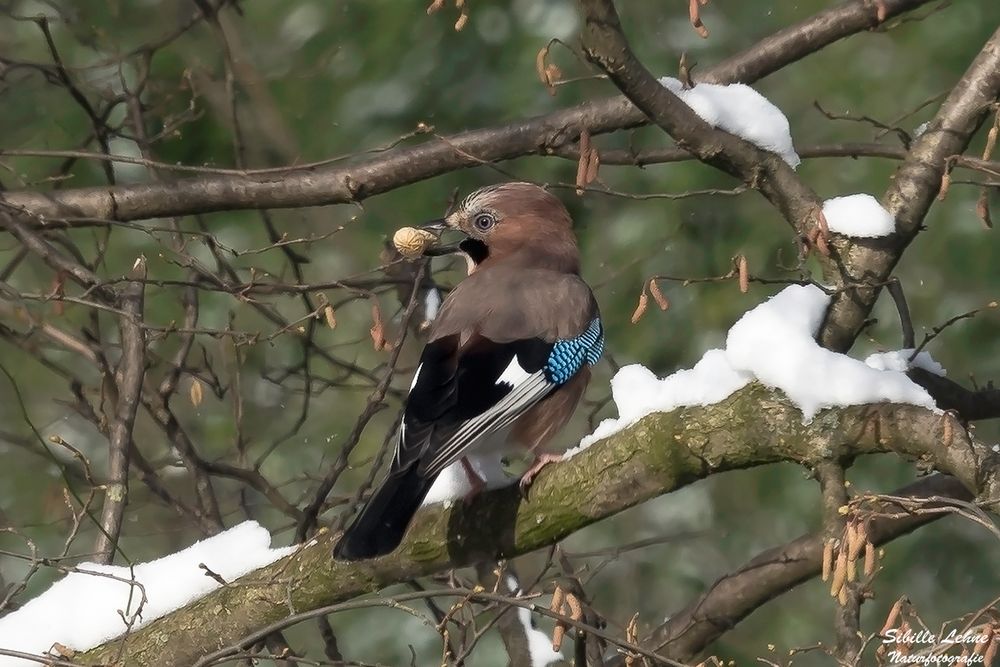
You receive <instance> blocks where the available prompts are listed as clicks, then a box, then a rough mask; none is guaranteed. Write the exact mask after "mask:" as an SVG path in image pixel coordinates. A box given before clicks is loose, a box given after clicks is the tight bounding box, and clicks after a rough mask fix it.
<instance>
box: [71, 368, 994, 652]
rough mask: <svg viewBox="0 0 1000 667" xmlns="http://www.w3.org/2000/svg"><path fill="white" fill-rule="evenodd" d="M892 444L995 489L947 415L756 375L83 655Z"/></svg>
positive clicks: (207, 640) (314, 603) (200, 635)
mask: <svg viewBox="0 0 1000 667" xmlns="http://www.w3.org/2000/svg"><path fill="white" fill-rule="evenodd" d="M880 452H883V453H884V452H894V453H897V454H899V455H901V456H903V457H905V458H907V459H910V460H916V461H918V462H920V463H921V464H922V465H923V466H925V467H927V468H935V469H938V470H941V471H943V472H947V473H949V474H951V475H953V476H954V477H956V478H957V479H958V480H959V481H960V482H962V484H963V485H965V486H966V487H967V488H968V489H969V490H970V491H971V492H972V493H974V494H976V495H977V497H978V498H980V499H981V500H982V499H990V500H994V499H997V498H1000V493H998V491H1000V489H998V480H997V461H998V460H1000V458H998V456H997V455H996V454H994V453H992V452H991V451H990V450H989V448H987V447H985V446H983V445H982V444H980V443H977V442H975V441H974V440H972V439H971V438H970V437H969V435H968V434H967V433H966V431H965V430H964V429H963V428H962V427H961V426H960V424H959V423H958V422H957V421H955V419H954V418H953V417H951V416H950V415H942V414H936V413H933V412H931V411H929V410H926V409H923V408H918V407H914V406H907V405H894V404H888V403H886V404H878V405H867V406H856V407H851V408H843V409H833V410H825V411H823V412H821V413H819V415H817V417H816V418H815V419H814V420H813V421H811V422H810V423H808V424H803V423H802V413H801V412H800V411H799V410H798V409H797V408H796V407H794V406H793V405H792V404H791V403H790V402H789V401H788V400H787V399H786V398H785V397H784V396H783V395H782V394H780V393H779V392H776V391H773V390H770V389H767V388H765V387H762V386H760V385H758V384H752V385H750V386H748V387H746V388H744V389H742V390H740V391H738V392H736V393H735V394H733V395H732V396H730V397H729V398H728V399H727V400H725V401H723V402H722V403H719V404H717V405H712V406H708V407H697V408H686V409H681V410H676V411H674V412H669V413H658V414H654V415H650V416H648V417H646V418H645V419H643V420H641V421H640V422H638V423H637V424H635V425H633V426H632V427H630V428H628V429H626V430H624V431H622V432H620V433H617V434H616V435H613V436H611V437H610V438H607V439H605V440H602V441H601V442H598V443H596V444H594V445H593V446H592V447H590V448H589V449H587V450H586V451H584V452H582V453H580V454H579V455H577V456H575V457H574V458H572V459H570V460H569V461H567V462H564V463H561V464H556V465H552V466H550V467H548V468H546V469H545V470H544V471H543V472H542V474H540V475H539V477H538V479H537V480H536V482H535V484H534V485H533V486H532V488H531V493H530V496H529V498H528V499H526V500H525V499H522V498H521V497H520V495H519V493H518V491H517V489H516V488H508V489H502V490H499V491H494V492H491V493H486V494H484V495H482V496H480V497H479V498H478V499H477V500H476V501H475V502H473V503H472V504H471V505H468V506H465V505H463V504H462V503H455V504H453V505H452V506H451V507H449V508H446V507H445V506H444V505H440V504H439V505H435V506H433V507H430V508H428V509H425V510H424V511H422V512H420V513H419V514H418V516H417V518H416V520H415V522H414V525H413V526H412V528H411V529H410V532H409V535H408V538H407V539H406V540H405V541H404V543H403V545H402V546H401V547H400V549H399V550H398V551H397V552H396V553H394V554H392V555H390V556H387V557H385V558H381V559H378V560H374V561H367V562H361V563H345V562H336V561H333V560H332V559H331V558H330V549H331V547H332V546H333V543H334V536H332V535H330V534H329V533H323V534H321V535H320V536H319V537H318V538H316V539H314V540H313V541H311V542H309V543H308V544H307V545H306V546H305V547H303V548H302V549H301V550H300V551H299V552H297V553H296V554H294V555H292V556H289V557H287V558H284V559H282V560H280V561H278V562H276V563H274V564H273V565H271V566H269V567H266V568H263V569H261V570H258V571H256V572H254V573H251V574H249V575H247V576H246V577H243V578H242V579H240V580H238V581H236V582H233V583H231V584H229V585H227V586H224V587H223V588H221V589H219V590H217V591H215V592H213V593H212V594H210V595H208V596H206V597H205V598H202V599H201V600H199V601H197V602H195V603H193V604H191V605H189V606H187V607H185V608H183V609H180V610H178V611H176V612H174V613H173V614H170V615H169V616H166V617H164V618H162V619H160V620H158V621H155V622H154V623H151V624H150V625H149V626H148V627H146V628H143V629H142V630H139V631H137V632H135V633H133V634H132V635H131V636H129V637H127V639H126V640H125V644H124V647H123V646H122V644H121V640H120V639H119V640H115V641H112V642H109V643H108V644H106V645H104V646H102V647H99V648H97V649H94V650H93V651H90V652H88V653H86V654H84V655H81V656H77V658H76V659H77V660H78V661H79V662H82V663H85V664H101V663H113V662H124V663H125V664H128V665H144V666H146V665H164V666H166V665H176V666H188V665H191V664H193V663H194V662H196V660H197V659H198V657H199V656H202V655H205V654H206V653H209V652H212V651H216V650H218V649H220V648H223V647H226V646H230V645H234V644H237V643H238V642H239V641H240V640H241V638H243V637H245V636H246V635H247V634H248V633H250V632H251V631H253V630H255V629H258V628H261V627H263V626H266V625H268V624H270V623H273V622H275V621H279V620H280V619H282V618H285V617H287V616H288V615H289V614H292V613H297V612H302V611H306V610H310V609H316V608H318V607H321V606H326V605H330V604H334V603H337V602H340V601H344V600H348V599H351V598H354V597H357V596H359V595H363V594H365V593H371V592H374V591H377V590H379V589H381V588H383V587H385V586H388V585H390V584H394V583H398V582H401V581H406V580H409V579H413V578H414V577H420V576H424V575H428V574H431V573H435V572H441V571H444V570H447V569H450V568H453V567H457V566H463V565H468V564H472V563H476V562H479V561H483V560H494V559H497V558H503V557H512V556H516V555H518V554H523V553H527V552H529V551H533V550H535V549H538V548H540V547H544V546H547V545H550V544H553V543H555V542H558V541H559V540H561V539H562V538H564V537H566V536H567V535H569V534H570V533H572V532H574V531H577V530H580V529H581V528H583V527H585V526H587V525H589V524H591V523H594V522H595V521H599V520H601V519H604V518H606V517H609V516H612V515H614V514H617V513H618V512H621V511H622V510H625V509H627V508H629V507H632V506H633V505H636V504H638V503H641V502H643V501H645V500H648V499H650V498H653V497H656V496H659V495H662V494H664V493H669V492H671V491H674V490H676V489H678V488H681V487H683V486H685V485H687V484H689V483H691V482H694V481H696V480H699V479H703V478H705V477H708V476H709V475H712V474H715V473H719V472H724V471H726V470H734V469H739V468H749V467H752V466H757V465H762V464H766V463H774V462H778V461H794V462H798V463H801V464H803V465H806V466H812V465H814V464H816V463H817V462H819V461H822V460H829V459H840V458H845V457H853V456H857V455H860V454H868V453H880Z"/></svg>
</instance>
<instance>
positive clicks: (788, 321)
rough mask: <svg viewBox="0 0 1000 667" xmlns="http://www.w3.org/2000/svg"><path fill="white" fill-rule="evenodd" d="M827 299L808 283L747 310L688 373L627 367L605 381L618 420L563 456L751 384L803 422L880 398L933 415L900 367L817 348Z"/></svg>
mask: <svg viewBox="0 0 1000 667" xmlns="http://www.w3.org/2000/svg"><path fill="white" fill-rule="evenodd" d="M829 301H830V298H829V296H828V295H827V294H826V293H825V292H823V290H821V289H820V288H818V287H816V286H814V285H792V286H789V287H786V288H785V289H783V290H782V291H781V292H779V293H778V294H776V295H775V296H773V297H771V298H770V299H768V300H767V301H765V302H764V303H762V304H760V305H759V306H757V307H756V308H754V309H752V310H750V311H748V312H747V313H745V314H744V315H743V317H741V318H740V319H739V321H737V322H736V324H734V325H733V327H732V328H731V329H730V330H729V335H728V336H727V338H726V349H725V350H709V351H708V352H706V353H705V355H704V356H703V357H702V358H701V361H699V362H698V363H697V364H696V365H695V367H694V368H692V369H690V370H681V371H677V372H676V373H674V374H672V375H669V376H667V377H665V378H663V379H658V378H657V377H656V376H655V375H654V374H653V373H652V372H651V371H649V370H648V369H646V368H644V367H642V366H641V365H631V366H625V367H624V368H622V369H621V370H619V371H618V373H617V374H616V375H615V377H614V378H613V379H612V380H611V393H612V397H613V398H614V401H615V405H616V406H617V408H618V415H619V416H618V418H617V419H606V420H604V421H603V422H601V424H600V425H599V426H598V427H597V429H596V430H595V431H594V432H593V433H592V434H591V435H588V436H586V437H585V438H583V439H582V440H581V441H580V445H579V446H577V447H575V448H573V449H571V450H570V451H569V452H568V453H567V454H568V455H569V456H572V455H574V454H577V453H579V452H581V451H583V450H585V449H586V448H587V447H589V446H590V445H592V444H593V443H594V442H597V441H598V440H603V439H604V438H607V437H609V436H611V435H613V434H615V433H617V432H618V431H621V430H622V429H624V428H627V427H628V426H631V425H632V424H634V423H635V422H637V421H639V420H640V419H642V418H643V417H645V416H646V415H648V414H651V413H653V412H670V411H672V410H675V409H677V408H680V407H690V406H699V405H712V404H714V403H718V402H720V401H722V400H724V399H725V398H727V397H728V396H729V395H731V394H732V393H733V392H735V391H736V390H737V389H740V388H741V387H743V386H744V385H746V384H747V383H748V382H750V381H751V380H757V381H759V382H761V383H762V384H764V385H766V386H768V387H772V388H775V389H779V390H781V392H783V393H784V394H785V395H786V396H787V397H788V399H789V400H791V401H792V402H793V403H794V404H795V405H796V406H797V407H798V408H799V409H800V410H801V411H802V420H803V422H808V421H809V420H811V419H812V418H813V417H814V416H815V415H816V413H817V412H819V411H820V410H822V409H824V408H830V407H838V406H847V405H863V404H867V403H878V402H882V401H891V402H894V403H908V404H911V405H919V406H922V407H925V408H929V409H932V410H936V409H937V408H936V407H935V405H934V401H933V399H932V398H931V397H930V395H929V394H928V393H927V392H926V391H925V390H924V388H923V387H921V386H919V385H918V384H916V383H915V382H913V381H912V380H910V378H908V377H907V376H906V374H905V372H904V371H903V370H901V369H899V368H892V367H888V366H887V367H885V368H878V367H873V366H872V365H871V364H869V363H866V362H862V361H860V360H858V359H853V358H851V357H848V356H846V355H843V354H838V353H836V352H832V351H830V350H827V349H825V348H823V347H820V346H819V345H818V344H817V343H816V340H815V338H814V337H815V335H816V332H817V331H818V330H819V327H820V324H821V323H822V321H823V315H824V313H825V312H826V308H827V306H828V305H829ZM910 353H911V354H912V350H910ZM873 356H877V355H873ZM869 359H871V357H869ZM917 360H918V361H919V362H920V363H921V364H926V365H922V366H921V367H924V368H927V369H928V370H930V371H931V372H935V370H934V368H935V367H936V368H937V369H940V370H941V372H943V371H944V369H943V368H941V367H940V365H939V364H936V363H934V362H933V360H932V359H931V358H930V355H927V356H926V357H924V358H922V357H921V356H920V355H918V357H917Z"/></svg>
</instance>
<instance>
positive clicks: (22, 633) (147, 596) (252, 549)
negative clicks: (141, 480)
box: [0, 521, 295, 667]
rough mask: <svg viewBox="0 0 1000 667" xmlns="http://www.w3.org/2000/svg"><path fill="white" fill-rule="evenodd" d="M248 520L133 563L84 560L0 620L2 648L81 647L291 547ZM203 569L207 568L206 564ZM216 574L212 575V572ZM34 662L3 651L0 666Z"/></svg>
mask: <svg viewBox="0 0 1000 667" xmlns="http://www.w3.org/2000/svg"><path fill="white" fill-rule="evenodd" d="M270 545H271V535H270V533H268V532H267V530H266V529H265V528H263V527H261V526H260V525H259V524H258V523H257V522H256V521H245V522H243V523H241V524H239V525H238V526H235V527H233V528H230V529H229V530H227V531H226V532H224V533H220V534H218V535H215V536H213V537H210V538H208V539H205V540H202V541H201V542H196V543H195V544H192V545H191V546H189V547H188V548H186V549H183V550H182V551H178V552H177V553H174V554H171V555H169V556H164V557H163V558H159V559H157V560H154V561H150V562H148V563H140V564H138V565H135V566H134V567H123V566H117V565H98V564H97V563H81V564H80V565H78V566H77V567H76V568H75V569H74V571H72V572H70V573H69V574H67V575H66V576H65V577H63V578H62V579H60V580H59V581H57V582H56V583H54V584H52V586H50V587H49V589H48V590H47V591H45V592H44V593H42V594H41V595H39V596H38V597H36V598H35V599H33V600H31V601H30V602H28V603H27V604H25V605H24V606H23V607H22V608H21V609H19V610H17V611H15V612H13V613H11V614H8V615H7V616H4V617H3V618H2V619H0V647H3V648H4V649H8V650H15V651H22V652H25V653H33V654H36V655H37V654H43V653H45V652H47V651H49V650H50V649H51V648H52V647H53V646H54V645H55V644H57V643H58V644H61V645H62V646H64V647H66V648H68V649H71V650H73V651H86V650H88V649H91V648H93V647H95V646H98V645H99V644H101V643H103V642H106V641H108V640H109V639H113V638H115V637H117V636H118V635H121V634H122V633H124V632H125V631H126V630H131V631H134V630H137V629H138V628H141V627H143V626H145V625H148V624H149V623H151V622H153V621H155V620H156V619H158V618H160V617H162V616H165V615H166V614H168V613H170V612H172V611H174V610H175V609H178V608H180V607H182V606H184V605H186V604H188V603H189V602H192V601H193V600H197V599H199V598H202V597H204V596H205V595H207V594H208V593H210V592H211V591H213V590H215V589H217V588H219V587H220V586H221V585H222V584H221V582H220V581H219V579H217V577H218V578H221V579H222V580H224V581H226V582H230V581H233V580H235V579H237V578H239V577H242V576H243V575H245V574H247V573H248V572H251V571H253V570H256V569H258V568H261V567H264V566H265V565H269V564H271V563H273V562H274V561H276V560H278V559H279V558H283V557H284V556H287V555H289V554H290V553H292V552H293V551H294V550H295V548H294V547H285V548H281V549H271V548H270ZM206 568H207V569H206ZM213 575H214V576H213ZM31 664H37V663H33V662H30V661H27V660H22V659H20V658H13V657H8V656H0V666H3V667H8V666H10V667H16V666H21V665H31Z"/></svg>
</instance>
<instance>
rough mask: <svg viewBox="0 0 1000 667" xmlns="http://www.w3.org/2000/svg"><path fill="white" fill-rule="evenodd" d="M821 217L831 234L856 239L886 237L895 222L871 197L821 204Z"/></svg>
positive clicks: (851, 196)
mask: <svg viewBox="0 0 1000 667" xmlns="http://www.w3.org/2000/svg"><path fill="white" fill-rule="evenodd" d="M823 215H824V216H825V217H826V224H827V227H829V228H830V231H831V232H837V233H838V234H843V235H845V236H853V237H856V238H875V237H878V236H888V235H889V234H892V233H893V232H894V231H896V221H895V220H894V219H893V217H892V215H891V214H890V213H889V211H887V210H885V208H884V207H883V206H882V204H880V203H879V202H878V200H877V199H875V197H872V196H871V195H865V194H859V195H847V196H846V197H834V198H833V199H827V200H826V201H825V202H823Z"/></svg>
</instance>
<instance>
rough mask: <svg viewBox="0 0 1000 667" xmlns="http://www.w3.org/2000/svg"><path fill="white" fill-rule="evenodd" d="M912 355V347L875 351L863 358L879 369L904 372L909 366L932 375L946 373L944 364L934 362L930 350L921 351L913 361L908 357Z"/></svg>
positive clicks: (942, 375) (943, 374)
mask: <svg viewBox="0 0 1000 667" xmlns="http://www.w3.org/2000/svg"><path fill="white" fill-rule="evenodd" d="M912 356H913V348H912V347H911V348H904V349H902V350H894V351H892V352H876V353H875V354H872V355H869V356H868V357H867V358H866V359H865V363H866V364H868V365H869V366H871V367H872V368H874V369H876V370H880V371H900V372H902V373H905V372H906V371H908V370H910V369H911V368H922V369H924V370H925V371H927V372H929V373H934V375H940V376H941V377H944V376H945V375H947V374H948V373H947V371H945V369H944V366H942V365H941V364H939V363H938V362H936V361H935V360H934V357H932V356H931V355H930V352H926V351H924V352H921V353H920V354H918V355H917V356H916V358H915V359H914V360H913V361H910V357H912Z"/></svg>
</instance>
